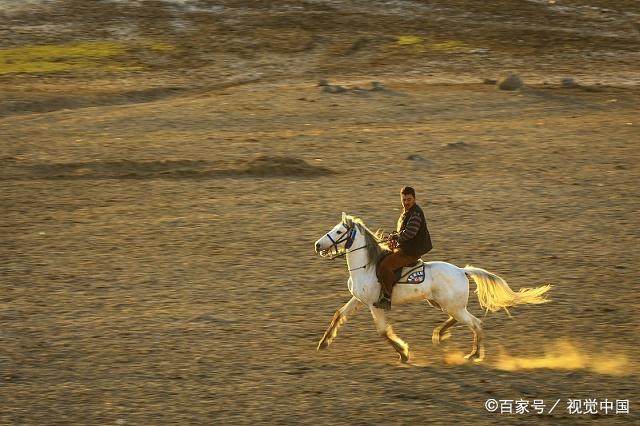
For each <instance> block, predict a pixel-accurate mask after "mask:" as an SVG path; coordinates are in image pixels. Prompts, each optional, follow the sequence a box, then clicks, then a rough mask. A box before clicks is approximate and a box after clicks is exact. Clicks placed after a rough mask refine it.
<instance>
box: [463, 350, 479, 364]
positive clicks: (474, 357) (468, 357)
mask: <svg viewBox="0 0 640 426" xmlns="http://www.w3.org/2000/svg"><path fill="white" fill-rule="evenodd" d="M464 359H466V360H467V361H471V362H480V361H482V357H481V356H480V354H479V353H478V352H471V353H470V354H467V355H465V356H464Z"/></svg>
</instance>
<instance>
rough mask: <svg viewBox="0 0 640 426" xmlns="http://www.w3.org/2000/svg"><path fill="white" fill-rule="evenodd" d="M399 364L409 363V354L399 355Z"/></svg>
mask: <svg viewBox="0 0 640 426" xmlns="http://www.w3.org/2000/svg"><path fill="white" fill-rule="evenodd" d="M400 362H401V363H403V364H406V363H408V362H409V354H406V355H405V354H400Z"/></svg>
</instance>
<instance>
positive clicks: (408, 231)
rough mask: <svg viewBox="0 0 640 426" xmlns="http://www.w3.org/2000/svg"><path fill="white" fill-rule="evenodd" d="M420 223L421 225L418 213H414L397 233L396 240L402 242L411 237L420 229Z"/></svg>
mask: <svg viewBox="0 0 640 426" xmlns="http://www.w3.org/2000/svg"><path fill="white" fill-rule="evenodd" d="M420 225H422V220H421V219H420V215H419V214H414V215H413V216H411V218H410V219H409V222H407V226H406V227H405V228H404V229H403V230H402V232H400V234H398V241H399V242H403V241H407V240H410V239H412V238H413V237H415V236H416V234H417V233H418V230H420Z"/></svg>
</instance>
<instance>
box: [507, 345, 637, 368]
mask: <svg viewBox="0 0 640 426" xmlns="http://www.w3.org/2000/svg"><path fill="white" fill-rule="evenodd" d="M495 366H496V368H498V369H500V370H506V371H518V370H533V369H541V368H546V369H553V370H582V369H588V370H591V371H594V372H596V373H600V374H609V375H614V376H624V375H628V374H632V373H633V371H631V366H630V364H629V360H628V358H627V356H626V355H624V354H613V353H610V354H607V355H605V354H604V353H600V354H593V353H589V354H587V351H585V350H583V349H580V348H578V347H576V346H575V345H574V344H572V343H571V342H568V341H565V340H559V341H556V342H555V343H553V345H551V346H549V347H547V348H546V350H545V351H544V355H543V356H539V357H519V356H512V355H509V354H508V353H506V352H505V351H504V350H502V351H501V353H500V355H499V357H498V361H497V363H496V364H495Z"/></svg>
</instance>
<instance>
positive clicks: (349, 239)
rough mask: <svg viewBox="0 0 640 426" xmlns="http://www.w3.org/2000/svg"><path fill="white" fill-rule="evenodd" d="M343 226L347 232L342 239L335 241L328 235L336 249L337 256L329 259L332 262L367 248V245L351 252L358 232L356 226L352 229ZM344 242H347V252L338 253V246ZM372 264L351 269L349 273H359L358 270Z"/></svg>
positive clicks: (345, 246)
mask: <svg viewBox="0 0 640 426" xmlns="http://www.w3.org/2000/svg"><path fill="white" fill-rule="evenodd" d="M342 226H344V227H345V228H346V230H347V232H345V233H344V234H343V235H341V236H340V238H338V239H337V240H335V241H334V239H333V238H331V235H329V234H328V233H327V234H326V235H327V238H329V240H330V241H331V243H332V244H333V245H332V247H335V249H336V254H335V255H333V256H331V257H330V258H329V259H331V260H334V259H336V258H338V257H343V256H345V255H347V254H349V253H353V252H354V251H358V250H362V249H363V248H367V245H366V244H365V245H363V246H362V247H358V248H355V249H353V250H349V248H351V245H352V244H353V240H354V238H355V236H356V232H357V231H356V228H355V226H353V225H352V226H351V227H349V226H347V225H346V224H344V223H343V224H342ZM343 241H346V242H345V245H344V248H345V250H344V251H342V252H339V251H338V244H340V243H341V242H343ZM370 264H371V262H369V263H367V264H366V265H364V266H359V267H357V268H353V269H349V272H351V271H357V270H358V269H364V268H366V267H367V266H369V265H370Z"/></svg>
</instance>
